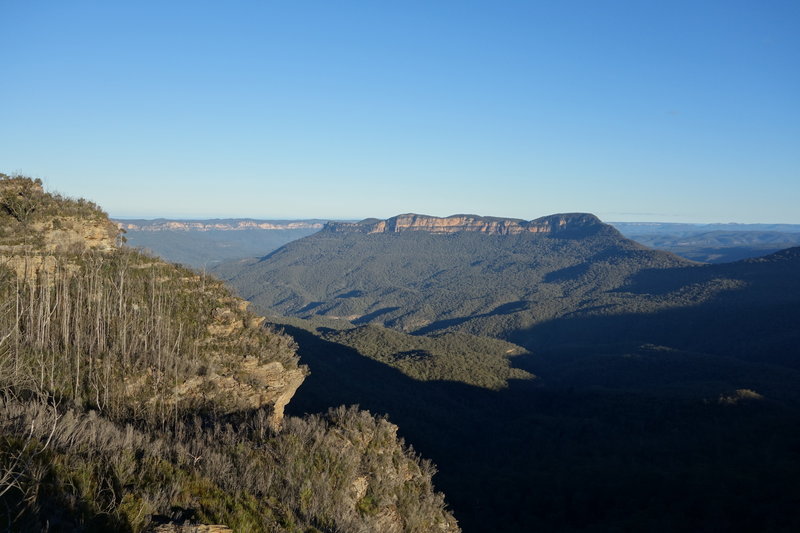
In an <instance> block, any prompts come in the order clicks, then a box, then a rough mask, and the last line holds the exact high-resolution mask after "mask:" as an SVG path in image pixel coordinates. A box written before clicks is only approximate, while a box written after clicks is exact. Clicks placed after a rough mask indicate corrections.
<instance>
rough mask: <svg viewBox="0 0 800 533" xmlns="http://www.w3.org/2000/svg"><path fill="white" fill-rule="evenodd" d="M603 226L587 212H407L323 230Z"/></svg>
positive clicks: (500, 231)
mask: <svg viewBox="0 0 800 533" xmlns="http://www.w3.org/2000/svg"><path fill="white" fill-rule="evenodd" d="M603 226H604V224H603V223H602V222H600V219H598V218H597V217H596V216H594V215H591V214H588V213H568V214H558V215H550V216H546V217H541V218H537V219H535V220H530V221H526V220H521V219H515V218H496V217H482V216H478V215H452V216H449V217H443V218H440V217H434V216H429V215H418V214H413V213H408V214H404V215H397V216H395V217H392V218H389V219H386V220H378V219H366V220H362V221H360V222H329V223H328V224H326V225H325V228H324V229H325V230H326V231H333V232H357V233H398V232H402V231H425V232H428V233H455V232H457V231H472V232H478V233H485V234H489V235H517V234H520V233H544V234H552V233H559V232H565V231H570V230H580V229H586V228H597V227H603Z"/></svg>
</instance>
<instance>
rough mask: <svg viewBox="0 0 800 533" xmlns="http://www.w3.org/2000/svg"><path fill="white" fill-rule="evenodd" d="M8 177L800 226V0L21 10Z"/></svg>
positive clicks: (326, 214)
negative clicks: (783, 223)
mask: <svg viewBox="0 0 800 533" xmlns="http://www.w3.org/2000/svg"><path fill="white" fill-rule="evenodd" d="M0 27H1V28H2V35H3V38H2V41H3V44H2V46H0V69H2V70H1V71H0V72H2V83H0V124H2V127H1V128H0V172H6V173H13V172H20V173H23V174H27V175H31V176H35V177H41V178H42V179H43V180H44V181H45V184H46V185H47V186H48V187H49V188H50V189H53V190H56V191H58V192H61V193H63V194H67V195H70V196H83V197H87V198H90V199H92V200H94V201H96V202H98V203H100V204H101V205H102V206H103V207H104V208H105V209H106V210H107V211H109V212H110V213H111V214H112V215H113V216H119V217H126V216H127V217H134V216H142V217H156V216H167V217H176V218H181V217H184V218H187V217H215V216H241V217H256V218H305V217H319V218H361V217H368V216H375V217H389V216H392V215H395V214H398V213H402V212H419V213H427V214H433V215H439V216H444V215H449V214H453V213H465V212H466V213H477V214H483V215H494V216H511V217H518V218H525V219H531V218H536V217H539V216H543V215H547V214H551V213H557V212H573V211H587V212H593V213H595V214H597V215H598V216H600V217H601V218H602V219H604V220H611V221H621V220H631V221H636V220H660V221H667V222H672V221H686V222H786V223H800V208H798V206H800V32H798V31H797V28H798V27H800V2H797V1H784V2H781V1H769V0H764V1H755V0H754V1H750V2H738V1H733V0H729V1H719V2H714V1H704V2H696V1H691V2H677V1H670V2H662V1H644V0H642V1H636V2H615V1H599V0H594V1H585V2H580V1H569V0H565V1H563V2H533V1H530V2H520V1H507V2H502V1H486V2H472V1H463V0H462V1H457V2H445V1H426V2H413V1H404V2H383V1H371V2H366V1H364V2H345V1H327V2H305V1H284V2H267V1H263V2H235V1H232V2H186V3H181V2H72V1H71V2H37V1H21V0H20V1H10V0H0Z"/></svg>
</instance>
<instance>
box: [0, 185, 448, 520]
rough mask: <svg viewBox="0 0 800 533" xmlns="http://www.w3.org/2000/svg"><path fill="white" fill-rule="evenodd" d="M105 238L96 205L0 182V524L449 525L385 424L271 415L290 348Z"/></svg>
mask: <svg viewBox="0 0 800 533" xmlns="http://www.w3.org/2000/svg"><path fill="white" fill-rule="evenodd" d="M118 244H119V235H118V233H117V230H116V226H115V225H114V224H112V223H111V222H110V221H109V220H108V218H107V216H106V215H105V213H103V211H102V210H101V209H100V208H99V207H97V206H96V205H94V204H92V203H90V202H86V201H82V200H71V199H68V198H63V197H60V196H57V195H51V194H47V193H45V192H44V191H43V190H42V188H41V184H40V182H38V181H34V180H30V179H27V178H24V177H19V176H14V177H10V176H5V175H2V176H0V294H2V298H0V402H2V410H0V498H1V499H2V503H1V504H0V524H2V526H0V527H3V528H5V529H7V530H11V531H132V532H135V531H147V530H153V528H155V527H156V526H158V525H162V526H165V525H169V524H172V525H182V524H224V525H225V526H227V527H229V528H232V529H233V530H234V531H298V532H300V531H302V532H311V531H397V532H400V531H419V532H423V531H431V530H441V531H457V530H458V526H457V524H456V522H455V519H454V518H453V517H452V515H451V514H450V513H449V512H448V511H447V509H446V506H445V503H444V497H443V496H442V495H441V494H440V493H436V492H435V491H434V489H433V486H432V482H431V479H432V476H433V474H434V472H435V469H434V467H433V466H432V465H431V463H430V462H428V461H426V460H423V459H421V458H420V457H419V456H418V455H417V454H416V453H415V452H414V451H413V450H412V449H411V448H410V447H408V446H407V445H405V444H404V442H403V441H402V439H399V438H398V437H397V426H395V425H393V424H392V423H390V422H389V421H388V420H386V419H385V418H383V417H380V416H375V415H372V414H370V413H368V412H365V411H361V410H358V409H357V408H354V407H349V408H346V407H341V406H335V407H333V408H331V409H326V410H325V411H324V412H322V413H320V414H316V415H313V416H306V417H302V418H295V417H288V418H284V416H283V410H284V407H285V405H286V403H287V402H288V401H289V399H290V398H291V397H292V395H293V394H294V392H295V390H296V389H297V387H298V386H299V385H300V383H302V381H303V379H304V378H305V377H306V376H307V375H308V368H307V367H306V366H301V365H299V363H298V356H297V353H296V350H297V345H296V343H295V342H294V340H293V339H292V338H291V337H289V336H288V335H286V334H285V333H282V332H280V331H277V330H275V329H271V328H269V327H265V326H263V324H262V323H263V318H261V317H258V316H257V315H255V314H254V313H252V312H250V311H248V310H247V304H246V302H243V301H241V300H239V299H238V298H235V297H233V296H232V295H231V294H230V293H229V292H228V290H227V289H226V288H225V287H224V286H223V285H222V283H221V282H219V281H218V280H215V279H212V278H210V277H207V276H205V275H202V274H198V273H196V272H193V271H190V270H187V269H184V268H181V267H178V266H175V265H171V264H167V263H164V262H162V261H160V260H157V259H154V258H152V257H148V256H145V255H142V254H141V253H138V252H135V251H131V250H128V249H124V248H119V247H118Z"/></svg>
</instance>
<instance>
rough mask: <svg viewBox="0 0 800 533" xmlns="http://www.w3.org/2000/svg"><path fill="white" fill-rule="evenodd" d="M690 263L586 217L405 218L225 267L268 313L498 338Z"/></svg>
mask: <svg viewBox="0 0 800 533" xmlns="http://www.w3.org/2000/svg"><path fill="white" fill-rule="evenodd" d="M691 264H692V263H691V262H690V261H687V260H685V259H682V258H680V257H678V256H675V255H673V254H670V253H666V252H661V251H656V250H651V249H648V248H646V247H644V246H642V245H640V244H638V243H636V242H634V241H631V240H629V239H626V238H624V237H623V236H622V235H621V234H620V233H619V232H618V231H617V230H615V229H614V228H613V227H611V226H609V225H607V224H604V223H602V222H600V220H598V219H597V218H596V217H594V216H593V215H589V214H566V215H552V216H548V217H542V218H540V219H536V220H533V221H530V222H525V221H519V220H515V219H500V218H485V217H473V216H469V217H467V216H455V217H449V218H444V219H438V218H435V217H424V216H420V215H401V216H399V217H393V218H391V219H388V220H386V221H375V220H367V221H363V222H360V223H350V224H342V223H329V224H327V225H326V226H325V228H323V230H322V231H320V232H318V233H316V234H314V235H310V236H308V237H305V238H303V239H300V240H297V241H294V242H291V243H289V244H287V245H285V246H283V247H282V248H280V249H278V250H276V251H274V252H272V253H271V254H269V255H267V256H265V257H263V258H260V259H257V260H256V259H253V260H249V261H243V262H239V263H229V264H226V265H223V266H221V267H219V268H218V270H217V272H218V273H219V275H221V276H222V277H223V278H225V279H229V280H230V282H231V283H232V284H233V286H234V287H235V288H236V289H237V291H239V293H240V294H241V295H242V296H243V297H244V298H245V299H247V300H250V301H252V302H253V303H254V304H256V305H257V306H258V307H259V308H260V309H261V310H262V311H263V312H266V313H268V314H275V315H290V316H297V317H300V318H312V317H315V316H323V317H327V318H339V319H343V320H347V321H350V322H353V323H354V324H366V323H373V324H380V325H384V326H388V327H392V328H395V329H399V330H402V331H407V332H412V333H430V332H435V331H446V330H453V329H458V330H462V331H467V332H470V333H474V334H481V335H482V334H490V335H492V336H496V337H502V336H503V335H504V334H506V333H508V332H510V331H512V330H515V329H520V328H525V327H530V326H532V325H534V324H536V323H541V322H543V321H546V320H550V319H553V318H557V317H559V316H563V315H565V314H568V313H574V312H575V311H577V310H579V309H588V308H593V307H598V306H602V307H603V308H607V309H611V308H615V307H617V308H622V307H624V306H625V305H627V303H628V301H629V300H630V299H631V298H632V296H631V295H630V294H629V293H626V292H625V291H622V290H618V289H620V288H621V287H623V285H624V284H625V283H626V280H627V279H628V278H629V277H630V276H632V275H633V274H635V273H636V272H639V271H642V270H646V269H647V270H649V269H656V270H658V269H666V268H675V267H683V266H689V265H691ZM710 290H714V289H710ZM636 299H637V300H638V301H640V302H642V303H643V304H644V305H646V306H647V307H648V308H650V309H653V310H655V309H657V308H659V307H660V306H662V305H664V302H661V301H657V300H654V299H650V300H648V301H644V299H642V298H636Z"/></svg>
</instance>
